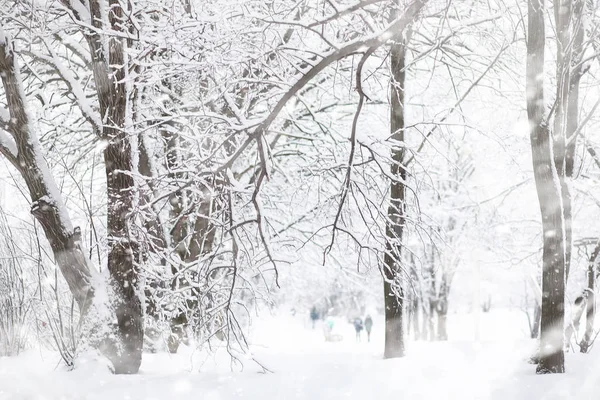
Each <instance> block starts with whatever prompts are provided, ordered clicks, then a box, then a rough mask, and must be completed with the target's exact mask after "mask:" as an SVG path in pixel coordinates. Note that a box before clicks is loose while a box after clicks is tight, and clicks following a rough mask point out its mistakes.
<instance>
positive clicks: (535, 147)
mask: <svg viewBox="0 0 600 400" xmlns="http://www.w3.org/2000/svg"><path fill="white" fill-rule="evenodd" d="M544 45H545V27H544V2H540V1H538V0H529V2H528V36H527V114H528V118H529V126H530V130H531V131H530V135H531V150H532V159H533V170H534V175H535V183H536V189H537V194H538V199H539V203H540V211H541V216H542V229H543V254H542V260H543V261H542V316H541V324H540V325H541V338H540V360H539V363H538V366H537V373H540V374H542V373H563V372H564V371H565V367H564V351H563V343H564V291H565V273H566V271H565V267H566V259H565V250H566V249H565V236H564V230H565V226H564V220H563V210H562V193H561V187H560V186H558V187H557V185H556V182H557V181H558V182H560V175H561V174H562V177H563V178H564V172H563V171H564V169H562V171H561V170H557V169H556V166H555V162H554V160H553V159H552V153H553V151H552V148H553V146H554V148H555V154H554V156H555V159H556V157H560V155H559V154H556V149H557V147H558V149H560V148H562V149H563V159H564V146H561V144H560V143H558V145H555V144H554V143H553V142H552V137H551V134H550V130H549V127H548V125H547V122H546V121H545V110H544V108H545V104H544V93H543V79H540V77H543V76H544ZM558 133H559V132H557V134H558ZM563 144H564V142H563Z"/></svg>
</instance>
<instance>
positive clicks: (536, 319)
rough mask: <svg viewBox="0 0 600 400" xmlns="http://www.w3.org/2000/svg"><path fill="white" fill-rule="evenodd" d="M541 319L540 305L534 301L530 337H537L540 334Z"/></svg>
mask: <svg viewBox="0 0 600 400" xmlns="http://www.w3.org/2000/svg"><path fill="white" fill-rule="evenodd" d="M541 319H542V306H541V305H540V304H539V303H537V302H536V304H535V310H534V311H533V325H532V327H531V338H532V339H537V338H538V337H539V336H540V321H541Z"/></svg>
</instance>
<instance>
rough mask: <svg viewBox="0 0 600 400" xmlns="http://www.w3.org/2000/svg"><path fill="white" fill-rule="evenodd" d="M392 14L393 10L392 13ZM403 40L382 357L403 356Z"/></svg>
mask: <svg viewBox="0 0 600 400" xmlns="http://www.w3.org/2000/svg"><path fill="white" fill-rule="evenodd" d="M393 14H395V12H394V13H393ZM405 58H406V41H405V39H403V40H401V41H398V42H396V43H394V44H393V45H392V48H391V73H392V81H391V83H390V88H391V110H390V111H391V113H390V114H391V115H390V131H391V138H392V153H391V158H392V165H391V176H392V178H393V181H392V182H391V184H390V185H391V187H390V205H389V207H388V212H387V216H388V223H387V227H386V252H385V257H384V267H383V272H384V283H383V295H384V299H385V350H384V357H385V358H394V357H402V356H404V331H403V321H402V317H403V315H402V311H403V301H404V293H403V288H402V281H401V277H402V276H401V269H400V260H401V253H402V235H403V231H404V223H405V212H406V205H405V201H404V200H405V184H404V182H405V181H406V166H405V165H404V162H405V159H404V158H405V150H404V144H403V143H404V91H405V76H406V75H405Z"/></svg>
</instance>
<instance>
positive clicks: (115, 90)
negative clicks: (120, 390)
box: [63, 0, 144, 374]
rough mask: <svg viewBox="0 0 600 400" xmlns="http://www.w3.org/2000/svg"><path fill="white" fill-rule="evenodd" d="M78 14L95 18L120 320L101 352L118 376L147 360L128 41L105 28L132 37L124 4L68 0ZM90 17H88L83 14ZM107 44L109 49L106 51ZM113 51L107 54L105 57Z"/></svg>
mask: <svg viewBox="0 0 600 400" xmlns="http://www.w3.org/2000/svg"><path fill="white" fill-rule="evenodd" d="M63 4H64V5H65V6H66V7H69V8H70V9H71V11H72V12H73V15H74V16H75V17H76V18H78V19H79V20H80V21H81V22H83V23H85V22H86V18H90V20H91V23H92V25H93V27H94V29H84V30H83V33H84V35H85V39H86V41H87V43H88V46H89V49H90V55H91V57H92V72H93V77H94V83H95V86H96V91H97V96H98V104H99V111H100V115H101V116H102V120H103V125H102V132H101V135H102V139H103V140H105V142H106V147H105V148H104V164H105V171H106V186H107V191H108V196H107V200H108V201H107V203H108V210H107V236H108V271H109V274H110V278H111V288H112V291H113V295H114V298H113V299H111V300H112V303H113V306H114V309H115V313H116V319H117V327H116V332H115V333H116V336H117V339H118V340H117V341H116V342H115V341H113V340H112V339H108V338H107V340H106V341H105V343H104V346H103V348H102V350H103V352H104V353H105V355H107V357H108V358H109V359H110V360H111V362H112V364H113V367H114V370H115V373H117V374H122V373H125V374H130V373H137V371H138V370H139V367H140V365H141V361H142V346H143V331H144V327H143V310H142V302H141V299H140V297H139V295H138V286H139V284H140V282H139V262H140V261H141V260H140V242H139V240H138V237H137V232H136V231H135V230H134V229H132V224H131V221H130V220H131V218H132V211H133V208H134V204H135V200H136V197H137V192H136V190H137V188H136V185H135V182H134V179H133V173H134V172H135V171H136V166H135V165H134V161H133V152H134V151H137V148H136V147H134V146H133V144H132V137H131V135H128V134H127V131H126V128H127V126H126V120H127V107H128V94H127V88H126V83H125V78H126V70H127V62H126V57H125V47H126V45H127V41H126V39H123V38H122V37H119V35H110V37H108V35H107V36H105V35H103V34H102V32H103V31H104V30H107V29H109V28H110V29H112V30H113V31H115V32H121V33H128V32H125V31H124V28H125V27H127V26H128V23H127V22H126V20H127V18H126V17H124V15H123V14H124V13H123V8H122V3H121V2H119V1H118V0H109V1H108V10H109V11H108V18H107V20H106V18H105V16H103V13H102V11H101V8H102V6H103V5H102V4H101V0H90V1H89V3H87V4H86V7H84V8H81V7H72V5H71V2H69V1H67V0H63ZM82 13H89V15H82ZM105 42H107V43H106V44H107V46H106V47H105V46H104V45H105ZM106 53H108V54H106Z"/></svg>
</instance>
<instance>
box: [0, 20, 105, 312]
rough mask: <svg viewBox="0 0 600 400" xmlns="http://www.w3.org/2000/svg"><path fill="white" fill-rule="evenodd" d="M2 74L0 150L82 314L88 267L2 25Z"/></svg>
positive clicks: (87, 300) (89, 295) (89, 292)
mask: <svg viewBox="0 0 600 400" xmlns="http://www.w3.org/2000/svg"><path fill="white" fill-rule="evenodd" d="M0 77H1V78H2V86H3V88H4V92H5V96H6V101H7V103H8V112H9V117H10V118H9V120H7V121H3V120H2V119H0V134H2V133H5V134H8V135H7V137H6V140H7V143H5V142H4V141H0V153H2V154H3V155H4V156H5V157H6V158H7V159H8V160H9V161H10V162H11V164H12V165H13V166H14V167H15V168H16V169H17V170H18V171H19V173H20V175H21V177H22V178H23V180H24V181H25V184H26V185H27V189H28V191H29V195H30V197H31V201H32V205H31V213H32V214H33V216H34V217H35V218H36V219H37V221H38V222H39V223H40V225H41V226H42V229H43V231H44V234H45V236H46V238H47V240H48V242H49V244H50V247H51V249H52V252H53V255H54V258H55V261H56V264H57V265H58V267H59V268H60V271H61V273H62V275H63V277H64V278H65V280H66V282H67V284H68V286H69V289H70V291H71V293H72V294H73V297H74V298H75V300H76V302H77V305H78V306H79V310H80V312H81V314H82V315H83V314H85V312H86V311H87V309H88V307H89V306H90V304H91V302H92V299H93V294H94V291H93V288H92V285H91V278H92V275H91V274H92V266H91V265H90V261H89V259H88V257H87V256H86V253H85V251H84V249H83V243H82V242H81V237H80V235H77V232H76V229H74V228H73V226H72V224H71V220H70V218H69V215H68V213H67V211H66V209H65V206H64V204H63V202H62V198H61V195H60V192H59V191H58V189H57V186H56V183H55V182H54V179H53V177H52V175H51V174H50V170H49V168H48V165H47V163H46V160H45V158H44V155H43V154H42V150H41V147H40V144H39V142H38V138H37V135H36V134H35V133H34V132H32V121H31V120H30V117H29V114H28V111H27V102H26V99H25V94H24V92H23V88H22V81H21V77H20V76H19V67H18V65H17V60H16V58H15V53H14V48H13V45H12V43H11V41H10V38H9V37H8V36H7V35H5V34H4V33H3V31H2V30H1V28H0ZM3 138H4V136H3ZM8 141H10V142H8Z"/></svg>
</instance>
